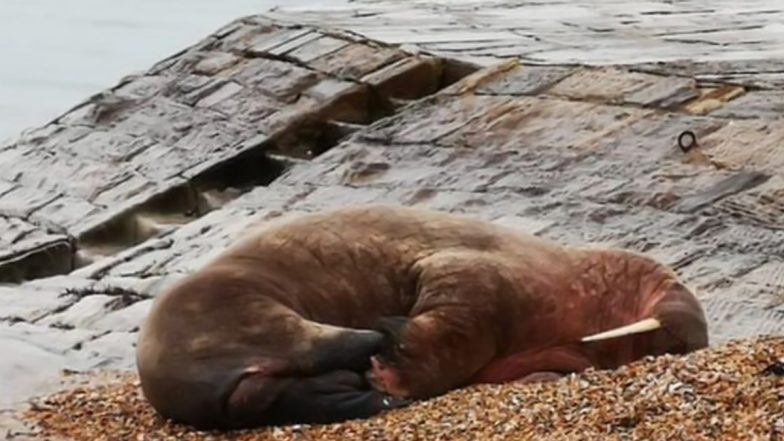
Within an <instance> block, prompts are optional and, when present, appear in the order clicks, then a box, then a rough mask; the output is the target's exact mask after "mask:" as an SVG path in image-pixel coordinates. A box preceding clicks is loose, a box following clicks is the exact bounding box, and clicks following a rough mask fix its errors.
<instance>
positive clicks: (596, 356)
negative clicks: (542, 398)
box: [136, 204, 708, 429]
mask: <svg viewBox="0 0 784 441" xmlns="http://www.w3.org/2000/svg"><path fill="white" fill-rule="evenodd" d="M707 344H708V332H707V326H706V320H705V316H704V313H703V310H702V308H701V306H700V303H699V302H698V300H697V298H696V297H695V295H694V294H693V293H692V292H691V291H690V290H689V289H688V288H687V287H686V286H684V284H683V283H681V282H680V281H679V280H678V277H677V276H676V274H675V273H674V272H673V271H672V270H670V269H668V268H667V267H665V266H664V265H662V264H660V263H657V262H656V261H654V260H653V259H651V258H649V257H646V256H643V255H641V254H637V253H633V252H630V251H624V250H617V249H601V250H599V249H590V248H578V247H567V246H565V245H560V244H557V243H554V242H551V241H547V240H545V239H543V238H539V237H536V236H533V235H526V234H523V233H521V232H518V231H517V230H513V229H510V228H508V227H503V226H501V225H498V224H496V223H493V222H489V221H483V220H479V219H475V218H472V217H469V216H461V215H454V214H448V213H445V212H441V211H437V210H430V209H425V208H414V207H405V206H396V205H382V204H371V205H363V206H355V207H348V208H338V209H331V210H324V211H321V212H318V213H312V214H304V215H299V216H293V217H284V218H282V219H279V220H276V221H268V222H265V223H264V224H263V225H262V226H259V227H258V228H256V229H255V230H254V231H253V232H252V233H249V234H247V235H245V236H244V237H243V238H242V239H241V240H239V241H238V242H237V243H236V244H234V245H232V246H231V247H229V248H228V249H227V250H225V251H224V252H223V253H222V254H220V255H219V256H217V257H216V258H215V259H214V260H212V261H211V262H209V263H208V264H207V265H205V266H204V267H203V268H201V269H200V270H198V271H195V272H193V273H191V274H189V275H187V276H185V277H184V278H183V279H182V280H180V281H179V282H177V283H176V284H175V285H174V286H172V287H171V288H170V289H168V290H166V291H165V292H163V293H161V294H160V295H159V296H158V297H157V298H156V300H155V302H154V304H153V307H152V309H151V311H150V313H149V315H148V316H147V318H146V320H145V321H144V323H143V325H142V328H141V330H140V333H139V339H138V343H137V358H136V361H137V369H138V373H139V377H140V381H141V387H142V391H143V394H144V396H145V397H146V399H147V400H148V401H149V402H150V403H151V405H152V406H153V407H154V409H155V410H156V411H157V412H158V413H159V414H161V415H162V416H164V417H167V418H169V419H171V420H174V421H176V422H180V423H185V424H189V425H191V426H194V427H196V428H200V429H238V428H251V427H259V426H269V425H281V424H293V423H308V424H318V423H333V422H340V421H345V420H349V419H362V418H367V417H370V416H373V415H376V414H379V413H381V412H384V411H387V410H390V409H395V408H399V407H402V406H406V405H408V404H409V403H411V402H412V400H418V399H426V398H430V397H434V396H437V395H439V394H443V393H445V392H448V391H450V390H453V389H456V388H460V387H463V386H466V385H470V384H478V383H501V382H509V381H524V382H525V381H548V380H552V379H556V378H559V377H560V376H562V375H566V374H569V373H572V372H580V371H582V370H584V369H586V368H588V367H596V368H614V367H617V366H620V365H622V364H624V363H628V362H631V361H634V360H638V359H640V358H641V357H644V356H647V355H660V354H664V353H674V354H680V353H686V352H689V351H693V350H696V349H699V348H702V347H705V346H707Z"/></svg>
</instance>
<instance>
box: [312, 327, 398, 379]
mask: <svg viewBox="0 0 784 441" xmlns="http://www.w3.org/2000/svg"><path fill="white" fill-rule="evenodd" d="M384 346H385V338H384V335H383V334H382V333H380V332H377V331H371V330H354V329H352V330H346V331H345V332H342V333H340V334H338V335H337V336H334V337H331V338H330V339H328V340H322V341H320V342H319V343H318V344H317V345H315V346H314V348H313V349H312V350H311V351H310V353H309V354H308V355H307V358H308V359H309V360H308V361H309V363H307V364H308V366H309V367H310V368H309V369H307V370H306V372H307V373H308V374H313V375H318V374H322V373H326V372H331V371H335V370H351V371H356V372H362V371H364V370H366V369H367V368H368V367H369V366H370V357H371V356H372V355H374V354H376V353H377V352H378V351H379V350H381V349H382V348H383V347H384Z"/></svg>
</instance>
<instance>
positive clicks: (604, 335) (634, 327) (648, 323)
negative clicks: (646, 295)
mask: <svg viewBox="0 0 784 441" xmlns="http://www.w3.org/2000/svg"><path fill="white" fill-rule="evenodd" d="M661 327H662V324H661V321H659V320H658V319H655V318H647V319H644V320H640V321H638V322H635V323H632V324H630V325H626V326H621V327H620V328H615V329H610V330H609V331H604V332H600V333H598V334H593V335H589V336H588V337H583V338H582V340H581V341H583V342H589V341H598V340H609V339H612V338H618V337H624V336H627V335H632V334H641V333H643V332H650V331H654V330H656V329H659V328H661Z"/></svg>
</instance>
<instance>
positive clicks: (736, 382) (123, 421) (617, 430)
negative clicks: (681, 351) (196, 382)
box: [25, 337, 784, 441]
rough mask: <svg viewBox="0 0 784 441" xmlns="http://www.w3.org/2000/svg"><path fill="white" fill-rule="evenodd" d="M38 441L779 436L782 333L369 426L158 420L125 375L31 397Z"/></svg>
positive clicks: (428, 405)
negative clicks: (210, 428) (237, 428)
mask: <svg viewBox="0 0 784 441" xmlns="http://www.w3.org/2000/svg"><path fill="white" fill-rule="evenodd" d="M25 418H26V419H27V420H29V421H30V422H32V423H33V424H35V425H37V426H38V428H39V431H40V436H41V437H47V436H48V437H62V438H64V439H70V440H73V441H82V440H90V441H96V440H133V441H147V440H214V441H219V440H236V441H240V440H259V441H263V440H303V441H306V440H336V441H337V440H341V441H343V440H412V441H413V440H450V441H452V440H527V439H535V440H540V439H541V440H552V439H558V440H563V439H570V440H571V439H585V440H596V439H603V440H625V439H645V440H670V441H671V440H681V439H689V440H702V439H705V440H708V439H709V440H718V439H744V440H756V439H765V440H776V439H784V337H760V338H757V339H752V340H737V341H732V342H729V343H727V344H725V345H722V346H717V347H712V348H708V349H705V350H701V351H698V352H695V353H692V354H690V355H687V356H682V357H676V356H662V357H658V358H652V357H649V358H647V359H645V360H641V361H639V362H636V363H633V364H630V365H627V366H625V367H622V368H620V369H617V370H614V371H596V370H589V371H586V372H584V373H582V374H580V375H572V376H569V377H567V378H564V379H562V380H560V381H557V382H553V383H540V384H528V385H522V384H507V385H482V386H473V387H469V388H464V389H462V390H457V391H453V392H451V393H449V394H446V395H443V396H441V397H438V398H435V399H432V400H429V401H425V402H420V403H417V404H414V405H412V406H410V407H408V408H405V409H400V410H397V411H393V412H389V413H387V414H384V415H380V416H377V417H374V418H371V419H368V420H365V421H351V422H347V423H343V424H333V425H325V426H293V427H285V428H271V429H263V430H256V431H244V432H233V433H223V434H221V433H205V432H196V431H192V430H190V429H188V428H187V427H183V426H180V425H175V424H171V423H168V422H166V421H163V420H162V419H161V418H159V417H157V416H156V415H155V413H154V412H153V410H152V409H151V408H150V407H149V405H148V404H147V403H146V401H145V400H144V398H143V397H142V395H141V391H140V389H139V383H138V379H137V378H136V377H135V376H134V375H131V374H124V375H120V376H117V377H116V379H115V380H114V381H113V382H111V383H109V384H103V385H98V386H87V387H78V388H75V389H71V390H67V391H63V392H60V393H58V394H56V395H53V396H49V397H45V398H41V399H38V400H37V401H36V402H34V406H33V408H32V409H31V410H29V411H27V413H26V414H25Z"/></svg>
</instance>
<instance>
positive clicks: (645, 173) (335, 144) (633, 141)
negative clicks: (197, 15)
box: [0, 14, 784, 439]
mask: <svg viewBox="0 0 784 441" xmlns="http://www.w3.org/2000/svg"><path fill="white" fill-rule="evenodd" d="M271 17H275V14H267V16H265V15H253V16H249V17H243V18H240V19H237V20H235V21H232V22H231V23H229V24H227V25H226V26H224V27H222V28H221V29H219V30H218V31H216V32H215V33H213V34H211V35H210V36H208V37H207V38H205V39H203V40H201V41H199V42H197V43H195V44H194V45H192V46H191V47H189V48H186V49H184V50H182V51H179V52H177V53H176V54H173V55H172V56H170V57H168V58H166V59H164V60H162V61H160V62H158V63H156V64H155V65H154V66H153V67H151V68H150V69H149V70H147V71H146V72H144V73H142V74H139V75H132V76H129V77H126V78H124V79H122V80H121V81H120V82H119V83H118V84H117V85H116V86H114V87H112V88H109V89H107V90H105V91H102V92H100V93H97V94H96V95H94V96H92V97H90V98H88V99H87V100H85V101H84V102H82V103H79V104H78V105H76V106H74V108H72V109H69V110H68V111H66V112H64V113H63V114H62V115H60V116H58V117H57V118H55V119H53V120H52V121H50V122H49V123H47V124H45V125H44V126H42V127H40V128H36V129H33V130H29V131H26V132H25V133H23V134H22V135H21V136H20V137H18V138H16V139H13V140H10V141H8V142H6V143H4V144H0V246H2V247H3V248H2V249H0V283H2V284H0V296H2V297H0V298H3V300H5V301H4V302H3V304H4V307H3V308H0V344H6V345H9V346H8V347H10V348H11V349H13V348H15V347H18V348H22V349H23V350H22V351H21V353H22V354H31V355H30V358H29V362H30V363H33V364H34V365H26V364H25V363H26V361H25V360H26V359H25V358H24V357H25V356H24V355H21V356H20V357H21V358H19V359H18V360H17V362H18V363H19V366H21V367H20V368H18V369H20V370H30V369H33V370H36V368H40V369H38V370H39V372H38V373H36V374H31V378H30V379H29V384H23V385H21V386H19V388H20V390H19V395H18V396H17V397H16V398H15V399H12V400H9V401H8V402H0V409H3V408H5V409H7V411H3V412H0V434H3V433H4V431H3V430H2V429H3V427H4V426H6V427H8V429H7V434H6V436H7V437H8V438H11V437H15V438H14V439H25V437H26V436H28V437H31V439H34V438H35V436H34V432H35V429H34V428H30V427H25V426H24V423H21V422H20V421H19V420H18V418H17V416H16V412H17V411H18V410H19V409H23V408H24V407H25V406H27V404H26V403H27V402H28V401H27V399H28V398H30V396H31V395H40V394H44V393H47V392H51V391H54V390H58V389H61V388H65V387H72V386H77V385H82V384H85V382H92V383H94V382H96V381H104V380H107V379H108V380H111V377H112V372H114V371H116V370H120V371H128V370H129V369H132V368H133V355H132V347H133V344H134V342H135V336H136V332H137V331H138V325H139V323H140V321H141V320H142V318H143V317H144V315H145V314H146V311H147V310H148V308H149V306H150V304H151V301H152V299H153V298H154V296H155V294H156V293H158V292H160V291H161V290H162V289H164V288H165V287H167V286H169V285H170V284H171V283H173V282H175V281H176V280H178V279H179V278H181V277H182V276H183V275H185V274H187V273H189V272H191V271H193V270H195V269H197V268H198V267H199V266H200V265H202V264H204V263H206V262H207V261H209V259H210V258H212V257H214V256H215V255H216V254H217V253H219V252H221V251H222V250H223V249H225V247H226V246H227V245H228V244H230V243H231V242H232V240H234V239H236V238H237V237H238V236H239V235H240V234H242V233H243V232H244V231H246V230H247V228H249V227H250V226H251V225H252V224H254V223H255V222H258V221H261V220H266V219H272V218H276V217H279V216H284V215H287V214H289V213H291V214H294V213H303V212H310V211H314V210H318V209H321V208H327V207H332V206H336V205H341V204H342V203H345V202H355V203H363V202H393V203H403V204H409V205H415V204H423V205H428V206H431V207H433V208H436V209H443V210H446V211H452V212H457V213H465V214H469V215H475V216H478V217H482V218H486V219H488V220H492V221H497V222H501V223H505V224H509V225H511V226H514V227H517V228H520V229H521V230H524V231H527V232H531V233H535V234H540V235H542V236H545V237H549V238H551V239H554V240H559V241H564V242H575V243H596V244H612V245H618V246H624V247H626V248H630V249H636V250H639V251H644V252H649V253H651V254H652V255H654V256H655V257H658V258H660V259H661V260H662V261H664V262H665V263H667V264H670V265H672V266H673V267H674V268H675V269H676V270H677V271H679V272H680V273H682V274H683V276H684V277H685V278H686V280H687V282H688V283H690V284H691V285H693V286H695V287H697V288H698V292H699V293H700V296H701V299H703V300H704V301H705V302H706V307H707V309H708V313H709V316H710V320H711V326H712V328H713V330H715V331H716V334H717V335H718V336H719V338H718V339H717V340H715V341H718V342H721V341H727V340H729V339H733V338H742V337H746V336H750V335H759V334H778V335H782V334H784V238H782V235H784V232H783V231H784V172H781V170H784V168H780V166H781V167H784V151H781V152H779V151H777V146H778V145H779V143H780V141H784V122H783V121H782V120H781V119H780V117H779V116H778V113H777V112H778V111H777V110H776V109H778V107H776V105H778V104H779V103H781V104H782V105H784V95H782V94H780V93H778V92H777V91H776V89H775V84H777V83H775V82H774V83H770V75H768V76H766V77H765V80H764V81H759V80H758V79H756V78H755V77H754V76H753V75H750V74H747V73H743V72H740V74H737V73H738V72H736V74H737V75H717V74H716V73H715V71H713V70H711V69H708V68H707V67H706V66H707V64H700V63H696V64H688V63H686V64H684V63H677V62H674V63H645V64H634V65H626V66H623V65H583V64H579V63H570V64H550V65H548V64H546V63H526V62H524V61H521V60H520V59H519V58H518V57H482V58H477V57H474V56H472V55H466V56H461V55H460V54H455V53H444V52H439V51H428V50H423V49H422V48H421V47H417V46H415V45H395V44H387V43H384V42H382V41H375V40H370V39H368V38H366V37H365V36H363V35H361V34H359V33H357V32H354V31H349V30H341V29H331V28H327V27H320V26H317V25H314V24H308V25H301V24H296V23H293V22H291V21H287V20H286V19H285V17H283V16H281V17H279V18H271ZM773 71H774V70H771V72H773ZM779 72H784V63H783V64H782V68H781V70H780V71H779ZM262 81H263V84H262V83H261V82H262ZM776 81H778V80H776ZM771 102H772V103H773V104H775V105H771V104H770V103H771ZM782 108H784V107H782ZM685 131H691V132H692V133H693V134H694V136H695V143H696V144H695V147H694V148H691V149H688V148H685V149H683V150H682V149H679V148H678V146H677V139H678V137H679V135H681V134H682V133H684V132H685ZM477 147H481V148H477ZM779 150H780V149H779ZM150 164H155V165H154V166H150ZM96 183H97V184H96ZM4 339H5V342H6V343H3V342H4ZM16 345H18V346H16ZM12 363H13V361H12ZM42 363H45V364H46V366H41V364H42ZM95 371H97V372H98V373H99V374H98V376H97V377H96V376H93V375H88V376H86V377H85V376H82V375H80V374H79V373H84V372H88V373H89V372H95ZM11 372H15V371H11ZM63 372H65V373H67V374H68V375H66V376H62V375H61V374H62V373H63ZM27 380H28V379H26V380H25V381H27ZM0 381H3V380H0ZM22 383H24V382H22Z"/></svg>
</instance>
